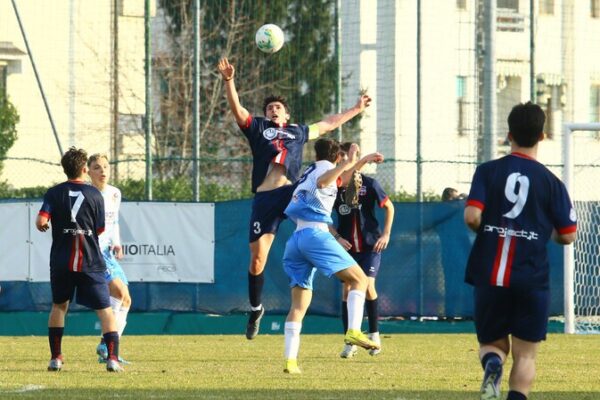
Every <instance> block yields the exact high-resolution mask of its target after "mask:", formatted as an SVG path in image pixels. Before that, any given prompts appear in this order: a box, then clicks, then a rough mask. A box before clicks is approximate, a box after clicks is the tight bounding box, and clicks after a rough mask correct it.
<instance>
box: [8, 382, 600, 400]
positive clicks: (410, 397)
mask: <svg viewBox="0 0 600 400" xmlns="http://www.w3.org/2000/svg"><path fill="white" fill-rule="evenodd" d="M199 379H201V378H200V377H199ZM533 395H534V396H535V399H536V400H597V399H598V398H599V393H597V392H593V393H592V392H570V393H567V392H534V393H533ZM0 398H1V399H59V398H60V399H119V400H121V399H136V400H137V399H168V400H171V399H208V400H210V399H243V400H248V399H278V400H279V399H328V400H329V399H344V400H347V399H357V400H359V399H360V400H364V399H394V400H430V399H431V400H434V399H435V400H439V399H444V400H468V399H477V398H478V394H477V393H475V392H455V391H439V390H438V391H430V392H425V391H418V392H417V391H406V390H398V391H394V390H376V389H374V390H356V391H354V390H351V389H348V390H344V391H342V390H330V391H329V390H233V389H223V390H214V389H208V390H122V389H120V390H115V391H111V389H110V388H109V387H107V388H106V389H105V390H100V389H80V388H78V389H72V390H44V389H40V388H39V387H36V386H35V385H31V386H29V387H23V388H21V389H16V390H2V389H0Z"/></svg>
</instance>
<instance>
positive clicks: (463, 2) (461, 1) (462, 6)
mask: <svg viewBox="0 0 600 400" xmlns="http://www.w3.org/2000/svg"><path fill="white" fill-rule="evenodd" d="M456 8H458V9H459V10H466V9H467V0H456Z"/></svg>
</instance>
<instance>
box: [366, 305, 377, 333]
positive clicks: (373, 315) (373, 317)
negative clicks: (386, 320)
mask: <svg viewBox="0 0 600 400" xmlns="http://www.w3.org/2000/svg"><path fill="white" fill-rule="evenodd" d="M365 305H366V307H367V317H368V318H369V333H374V332H379V309H378V306H377V299H373V300H365Z"/></svg>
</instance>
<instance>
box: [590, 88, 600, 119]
mask: <svg viewBox="0 0 600 400" xmlns="http://www.w3.org/2000/svg"><path fill="white" fill-rule="evenodd" d="M590 122H600V83H598V84H593V85H592V86H591V87H590Z"/></svg>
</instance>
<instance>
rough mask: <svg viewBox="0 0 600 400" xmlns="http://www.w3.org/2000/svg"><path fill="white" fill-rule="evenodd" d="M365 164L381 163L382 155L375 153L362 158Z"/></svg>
mask: <svg viewBox="0 0 600 400" xmlns="http://www.w3.org/2000/svg"><path fill="white" fill-rule="evenodd" d="M363 160H364V161H365V163H377V164H380V163H382V162H383V154H381V153H378V152H375V153H371V154H367V155H366V156H364V157H363Z"/></svg>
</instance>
